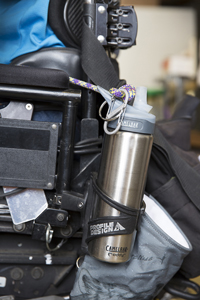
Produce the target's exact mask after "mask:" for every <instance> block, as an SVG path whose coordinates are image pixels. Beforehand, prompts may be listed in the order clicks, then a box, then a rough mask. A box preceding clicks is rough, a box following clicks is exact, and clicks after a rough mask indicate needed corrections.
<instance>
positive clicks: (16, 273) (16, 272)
mask: <svg viewBox="0 0 200 300" xmlns="http://www.w3.org/2000/svg"><path fill="white" fill-rule="evenodd" d="M10 276H11V278H12V279H13V280H21V279H22V277H23V276H24V272H23V270H22V269H20V268H14V269H12V270H11V272H10Z"/></svg>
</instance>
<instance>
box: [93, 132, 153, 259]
mask: <svg viewBox="0 0 200 300" xmlns="http://www.w3.org/2000/svg"><path fill="white" fill-rule="evenodd" d="M152 143H153V137H152V136H151V135H143V134H136V133H131V132H122V131H120V132H118V133H117V134H115V135H111V136H107V135H106V136H105V140H104V145H103V151H102V159H101V164H100V170H99V175H98V178H97V184H98V186H99V187H100V188H101V189H102V190H103V191H104V193H106V194H107V195H108V196H109V197H111V198H112V199H114V200H115V201H117V202H118V203H121V204H123V205H126V206H128V207H130V208H135V209H140V207H141V202H142V197H143V193H144V187H145V181H146V175H147V169H148V164H149V158H150V153H151V148H152ZM119 215H120V212H119V211H118V210H116V209H114V208H112V207H111V206H109V205H108V204H106V203H105V202H104V201H103V200H100V199H98V196H96V200H95V205H94V212H93V217H94V218H98V217H103V216H119ZM134 237H135V232H134V233H133V234H129V235H115V236H109V237H100V238H96V239H94V240H92V241H91V242H90V243H89V245H88V250H89V252H90V254H91V255H92V256H94V257H96V258H97V259H100V260H103V261H107V262H111V263H119V262H125V261H127V260H128V259H129V256H130V253H131V250H132V246H133V242H134ZM108 246H111V247H123V248H126V249H127V250H126V252H125V253H124V255H123V256H112V255H109V253H108V251H107V250H108Z"/></svg>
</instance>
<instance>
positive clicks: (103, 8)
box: [98, 5, 106, 14]
mask: <svg viewBox="0 0 200 300" xmlns="http://www.w3.org/2000/svg"><path fill="white" fill-rule="evenodd" d="M105 10H106V9H105V7H104V6H103V5H101V6H99V7H98V12H99V13H100V14H103V13H104V12H105Z"/></svg>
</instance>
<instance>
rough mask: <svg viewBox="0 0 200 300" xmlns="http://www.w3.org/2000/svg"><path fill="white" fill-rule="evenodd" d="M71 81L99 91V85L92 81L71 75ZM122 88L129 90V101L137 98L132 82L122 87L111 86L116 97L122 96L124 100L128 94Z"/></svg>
mask: <svg viewBox="0 0 200 300" xmlns="http://www.w3.org/2000/svg"><path fill="white" fill-rule="evenodd" d="M69 81H70V82H71V83H73V84H76V85H79V86H81V87H84V88H86V89H89V90H92V91H94V92H98V89H97V86H96V85H94V84H91V83H88V82H85V81H82V80H79V79H76V78H73V77H69ZM121 89H125V90H127V92H128V95H129V100H128V101H131V100H132V99H134V98H135V93H136V91H135V87H134V86H133V85H132V84H126V85H123V86H122V87H120V89H116V88H111V89H110V90H109V92H110V93H111V94H112V95H113V96H115V97H116V98H122V99H123V100H124V99H125V97H126V95H125V93H124V92H123V91H121Z"/></svg>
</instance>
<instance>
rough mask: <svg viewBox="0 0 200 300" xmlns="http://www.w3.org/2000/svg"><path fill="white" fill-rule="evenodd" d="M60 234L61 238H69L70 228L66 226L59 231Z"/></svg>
mask: <svg viewBox="0 0 200 300" xmlns="http://www.w3.org/2000/svg"><path fill="white" fill-rule="evenodd" d="M60 233H61V234H62V235H63V236H66V237H67V236H70V235H71V234H72V228H71V226H70V225H67V227H65V228H61V229H60Z"/></svg>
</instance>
